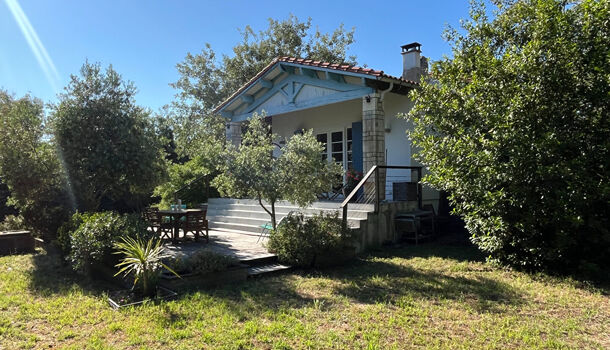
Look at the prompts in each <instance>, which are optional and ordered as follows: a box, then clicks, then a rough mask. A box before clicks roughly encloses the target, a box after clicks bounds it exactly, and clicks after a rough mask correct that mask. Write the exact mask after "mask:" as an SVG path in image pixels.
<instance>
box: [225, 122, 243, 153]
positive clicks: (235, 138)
mask: <svg viewBox="0 0 610 350" xmlns="http://www.w3.org/2000/svg"><path fill="white" fill-rule="evenodd" d="M227 141H228V142H230V143H232V144H233V145H234V146H235V147H239V146H240V145H241V123H238V122H229V123H227Z"/></svg>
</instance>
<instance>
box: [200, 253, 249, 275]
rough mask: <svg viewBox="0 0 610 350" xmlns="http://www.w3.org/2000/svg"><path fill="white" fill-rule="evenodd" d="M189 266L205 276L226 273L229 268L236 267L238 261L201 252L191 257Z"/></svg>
mask: <svg viewBox="0 0 610 350" xmlns="http://www.w3.org/2000/svg"><path fill="white" fill-rule="evenodd" d="M189 264H190V266H191V268H192V270H193V272H199V273H201V274H204V273H208V272H218V271H224V270H226V269H228V268H229V267H231V266H234V265H236V264H237V259H235V258H233V257H231V256H227V255H222V254H218V253H214V252H211V251H207V250H200V251H198V252H197V253H195V254H193V255H192V256H191V257H190V259H189Z"/></svg>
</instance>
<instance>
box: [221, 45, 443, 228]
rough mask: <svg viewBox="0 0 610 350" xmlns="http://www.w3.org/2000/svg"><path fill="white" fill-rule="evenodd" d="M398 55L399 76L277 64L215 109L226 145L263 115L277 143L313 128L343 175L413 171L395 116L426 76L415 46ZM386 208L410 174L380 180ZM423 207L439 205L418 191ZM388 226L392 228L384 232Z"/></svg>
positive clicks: (402, 124)
mask: <svg viewBox="0 0 610 350" xmlns="http://www.w3.org/2000/svg"><path fill="white" fill-rule="evenodd" d="M401 48H402V53H401V54H402V63H403V74H402V76H401V77H394V76H390V75H387V74H385V73H384V72H383V71H381V70H374V69H370V68H361V67H357V66H350V65H347V64H335V63H329V62H320V61H314V60H310V59H302V58H294V57H280V58H277V59H275V60H273V61H272V62H271V63H270V64H269V65H268V66H267V67H265V68H264V69H263V70H262V71H260V72H259V73H258V74H257V75H256V76H255V77H253V78H252V79H251V80H250V81H249V82H248V83H246V84H245V85H244V86H242V87H241V88H240V89H239V90H237V91H236V92H235V93H234V94H233V95H231V96H230V97H229V98H228V99H227V100H226V101H224V102H223V103H222V104H221V105H219V106H218V107H217V108H216V112H217V113H220V114H221V115H222V116H223V117H225V118H226V119H227V122H228V123H227V138H228V139H229V140H230V141H231V142H232V143H234V144H236V145H239V144H240V143H241V135H242V129H241V126H242V123H243V122H245V121H247V120H248V119H249V118H250V117H251V116H252V114H253V113H259V114H260V113H263V112H264V113H265V114H266V115H267V117H268V118H269V119H270V122H271V127H272V131H273V133H274V134H277V135H279V136H280V140H276V141H277V142H278V143H279V144H282V143H283V142H285V140H287V139H289V138H290V137H291V136H292V135H294V134H295V133H298V132H299V131H301V130H303V129H307V130H308V129H313V132H314V134H315V135H316V137H317V139H318V141H320V142H322V143H325V144H326V145H327V147H326V151H325V154H323V156H324V157H326V158H327V159H328V160H329V161H331V160H332V161H336V162H339V163H340V164H342V165H343V167H344V169H346V170H347V169H350V168H353V169H355V170H358V171H361V172H363V173H366V172H367V171H368V170H369V169H371V167H372V166H374V165H393V166H417V165H419V164H418V163H417V162H416V161H415V160H414V159H413V158H412V156H411V155H412V146H411V142H410V140H409V139H408V138H407V135H406V130H407V128H408V127H409V123H408V122H407V121H406V120H405V119H402V118H397V114H399V113H405V112H408V111H409V109H410V108H411V107H412V101H410V99H409V98H408V93H409V91H411V90H412V89H415V88H417V86H418V84H419V80H420V77H421V76H422V74H425V73H426V70H427V60H426V58H425V57H423V56H421V45H420V44H419V43H411V44H408V45H404V46H402V47H401ZM383 180H385V181H384V182H385V185H383V187H385V188H384V189H385V191H384V189H381V190H380V192H382V193H381V197H382V199H383V200H385V201H386V202H392V201H394V200H395V199H396V198H397V193H395V192H394V193H393V189H396V188H398V187H397V186H396V185H397V184H399V183H404V182H409V181H416V179H415V178H413V177H412V174H411V171H410V170H409V171H405V170H396V169H388V170H387V173H385V171H384V173H383ZM423 203H424V204H426V203H429V204H433V205H434V206H435V207H436V205H437V203H438V192H436V191H433V190H429V189H428V190H424V191H423ZM389 226H391V225H389Z"/></svg>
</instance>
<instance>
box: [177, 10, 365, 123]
mask: <svg viewBox="0 0 610 350" xmlns="http://www.w3.org/2000/svg"><path fill="white" fill-rule="evenodd" d="M241 35H242V41H241V42H240V43H239V44H237V45H235V46H234V47H233V53H234V56H231V57H229V56H226V55H223V56H222V59H221V60H219V59H218V57H217V55H216V53H215V52H214V50H213V49H212V47H211V46H210V45H209V44H206V46H205V48H204V49H203V50H202V51H201V53H199V54H196V55H193V54H191V53H188V54H187V55H186V57H185V59H184V62H181V63H179V64H178V65H177V68H178V73H179V74H180V79H178V81H177V82H176V83H174V84H172V86H173V87H174V88H176V89H178V90H180V92H179V95H178V96H179V98H180V100H181V101H197V102H199V103H200V105H201V111H202V112H204V113H202V114H209V113H206V112H209V111H211V110H212V109H213V108H214V107H215V106H216V105H218V104H219V103H220V102H222V101H223V100H225V99H226V98H227V97H229V96H230V95H231V94H232V93H233V92H235V91H236V90H237V89H239V88H240V87H241V86H242V85H243V84H245V83H246V82H247V81H248V80H250V79H251V78H252V77H253V76H255V75H256V74H257V73H258V72H259V71H261V70H262V69H263V68H264V67H265V66H267V65H268V64H269V63H270V62H271V61H272V60H273V59H274V58H277V57H281V56H293V57H306V58H310V59H314V60H321V61H326V62H333V63H350V64H355V57H353V56H352V57H347V50H348V49H349V47H350V45H351V44H352V43H353V42H354V30H353V29H352V30H351V31H346V30H345V29H344V28H343V25H340V26H339V27H338V28H337V29H335V31H334V32H333V33H332V34H331V33H322V32H320V31H319V29H317V28H316V30H315V32H314V31H312V24H311V19H308V20H307V21H306V22H301V21H299V19H298V18H297V17H295V16H292V15H291V16H290V18H288V19H286V20H283V21H278V20H274V19H269V26H268V28H267V29H265V30H263V31H260V32H259V33H256V32H254V30H253V29H252V28H251V27H250V26H246V27H245V28H244V29H243V30H242V31H241Z"/></svg>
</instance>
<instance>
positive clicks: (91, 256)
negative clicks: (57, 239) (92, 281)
mask: <svg viewBox="0 0 610 350" xmlns="http://www.w3.org/2000/svg"><path fill="white" fill-rule="evenodd" d="M81 219H82V220H83V221H82V223H81V224H80V225H79V226H78V228H77V229H76V230H75V231H73V232H72V233H71V234H70V253H69V256H68V259H69V261H70V263H71V264H72V267H73V268H74V269H75V270H77V271H79V272H81V273H88V272H89V269H90V267H91V266H92V265H93V264H96V263H106V264H113V263H114V262H113V261H112V258H111V255H110V254H111V250H112V247H113V245H114V244H115V243H116V242H118V240H119V238H121V237H123V238H125V237H131V238H134V239H148V238H152V237H153V236H154V234H153V233H152V232H149V231H148V230H147V228H146V224H145V223H144V222H143V221H142V220H141V219H140V218H139V217H138V216H137V215H135V214H123V215H121V214H117V213H115V212H101V213H95V214H83V215H81ZM73 220H74V221H75V222H77V221H78V220H79V218H73Z"/></svg>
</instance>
